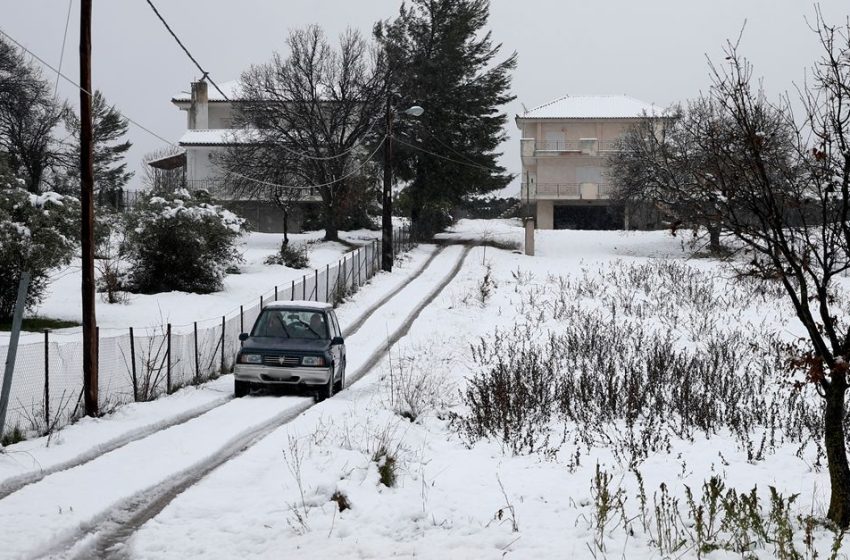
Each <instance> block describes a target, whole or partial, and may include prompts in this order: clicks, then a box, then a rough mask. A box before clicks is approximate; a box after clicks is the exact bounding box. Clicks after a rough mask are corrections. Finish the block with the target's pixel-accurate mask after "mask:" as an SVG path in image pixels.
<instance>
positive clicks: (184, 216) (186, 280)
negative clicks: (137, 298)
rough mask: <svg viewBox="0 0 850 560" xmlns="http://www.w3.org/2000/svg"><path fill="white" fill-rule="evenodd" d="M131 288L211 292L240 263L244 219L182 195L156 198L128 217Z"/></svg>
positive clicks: (127, 253) (179, 192)
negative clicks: (237, 246) (240, 243)
mask: <svg viewBox="0 0 850 560" xmlns="http://www.w3.org/2000/svg"><path fill="white" fill-rule="evenodd" d="M126 227H127V230H126V246H125V252H126V255H127V257H128V260H129V262H130V264H131V271H130V276H129V284H130V285H129V286H128V288H129V289H130V290H132V291H135V292H141V293H158V292H168V291H174V290H177V291H182V292H196V293H209V292H214V291H217V290H219V289H221V285H222V284H221V282H222V279H223V278H224V275H225V272H226V271H227V269H228V268H230V267H232V266H234V265H235V264H236V263H238V262H240V261H241V256H240V254H239V252H238V251H237V249H236V242H237V241H238V239H239V237H240V236H241V235H242V234H243V233H244V232H245V231H246V226H245V220H243V219H242V218H240V217H238V216H236V215H235V214H233V213H232V212H230V211H228V210H225V209H224V208H222V207H220V206H216V205H214V204H209V203H207V202H201V201H198V200H193V198H192V196H191V195H190V194H189V193H188V192H186V191H185V190H183V191H178V192H177V193H175V194H174V195H172V196H170V197H169V198H168V199H166V198H163V197H161V196H151V197H150V198H148V199H147V200H146V201H145V202H144V203H142V204H140V205H139V206H138V207H137V208H136V209H135V210H134V211H133V212H131V213H129V214H128V215H127V226H126Z"/></svg>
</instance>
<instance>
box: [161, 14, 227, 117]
mask: <svg viewBox="0 0 850 560" xmlns="http://www.w3.org/2000/svg"><path fill="white" fill-rule="evenodd" d="M147 3H148V6H150V7H151V9H152V10H153V13H155V14H156V17H157V18H159V21H161V22H162V25H164V26H165V29H167V30H168V33H170V34H171V36H172V37H174V40H175V41H177V44H178V45H180V48H181V49H183V52H185V53H186V56H188V57H189V59H190V60H191V61H192V62H194V63H195V66H197V67H198V70H200V71H201V74H202V76H201V79H202V80H203V79H207V80H209V81H210V83H211V84H212V85H213V87H215V89H217V90H218V92H219V93H220V94H221V96H222V97H224V99H225V101H230V99H228V97H227V95H225V94H224V92H223V91H221V88H220V87H218V84H216V83H215V82H214V81H213V79H212V78H210V74H209V72H207V71H206V70H204V69H203V68H201V64H200V63H199V62H198V61H197V60H195V57H194V56H192V53H190V52H189V49H187V48H186V45H184V44H183V42H182V41H180V38H179V37H178V36H177V34H176V33H175V32H174V31H173V30H172V29H171V26H170V25H168V22H167V21H165V18H164V17H162V14H160V13H159V10H157V9H156V6H154V5H153V2H152V1H151V0H147Z"/></svg>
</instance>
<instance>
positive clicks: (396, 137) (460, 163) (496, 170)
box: [393, 136, 516, 175]
mask: <svg viewBox="0 0 850 560" xmlns="http://www.w3.org/2000/svg"><path fill="white" fill-rule="evenodd" d="M393 139H394V140H395V141H396V142H398V143H399V144H403V145H405V146H407V147H408V148H413V149H414V150H419V151H420V152H423V153H426V154H428V155H431V156H434V157H436V158H440V159H444V160H446V161H450V162H452V163H456V164H458V165H465V166H467V167H474V168H476V169H482V170H484V171H490V172H494V173H502V172H503V171H506V170H505V169H498V168H495V167H487V166H484V165H479V164H477V163H467V162H465V161H458V160H456V159H452V158H450V157H446V156H444V155H440V154H437V153H434V152H432V151H429V150H426V149H425V148H423V147H421V146H415V145H413V144H410V143H409V142H405V141H404V140H402V139H401V138H399V137H398V136H393ZM511 175H516V174H515V173H512V174H511Z"/></svg>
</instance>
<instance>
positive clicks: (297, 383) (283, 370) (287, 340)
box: [233, 301, 345, 400]
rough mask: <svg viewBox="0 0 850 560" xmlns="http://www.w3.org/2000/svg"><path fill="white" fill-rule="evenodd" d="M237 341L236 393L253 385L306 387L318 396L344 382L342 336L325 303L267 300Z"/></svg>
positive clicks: (329, 393)
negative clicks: (246, 330) (252, 323)
mask: <svg viewBox="0 0 850 560" xmlns="http://www.w3.org/2000/svg"><path fill="white" fill-rule="evenodd" d="M239 340H241V341H242V348H241V350H239V353H238V354H237V355H236V367H235V368H234V372H233V376H234V394H235V396H236V397H243V396H245V395H247V394H248V393H249V392H250V391H251V388H252V387H255V386H277V387H293V388H294V387H301V388H304V387H306V388H309V389H310V390H313V391H315V393H316V396H317V399H319V400H322V399H327V398H330V397H332V396H333V394H334V393H336V392H338V391H341V390H342V389H343V388H344V387H345V341H344V340H343V338H342V331H341V330H340V328H339V321H337V318H336V314H335V313H334V310H333V307H332V306H331V305H330V304H328V303H317V302H313V301H287V302H275V303H271V304H269V305H267V306H265V307H264V308H263V310H262V312H261V313H260V316H259V317H257V320H256V321H255V322H254V326H253V328H252V329H251V333H250V334H248V333H242V334H240V335H239Z"/></svg>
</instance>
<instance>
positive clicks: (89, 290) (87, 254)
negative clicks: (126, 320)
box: [80, 0, 98, 416]
mask: <svg viewBox="0 0 850 560" xmlns="http://www.w3.org/2000/svg"><path fill="white" fill-rule="evenodd" d="M91 9H92V0H82V1H81V2H80V183H81V184H80V202H81V204H82V218H81V221H82V227H81V233H82V268H83V283H82V292H83V393H84V396H85V406H86V415H88V416H97V414H98V402H97V355H98V351H97V318H96V317H95V308H94V305H95V299H94V297H95V294H94V165H93V159H94V158H93V149H92V106H91V105H92V100H91V91H92V89H91Z"/></svg>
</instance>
